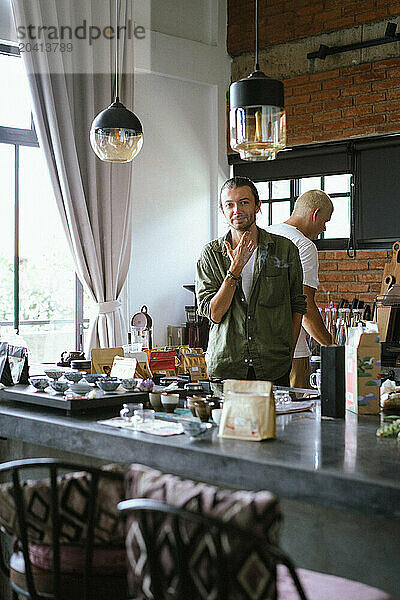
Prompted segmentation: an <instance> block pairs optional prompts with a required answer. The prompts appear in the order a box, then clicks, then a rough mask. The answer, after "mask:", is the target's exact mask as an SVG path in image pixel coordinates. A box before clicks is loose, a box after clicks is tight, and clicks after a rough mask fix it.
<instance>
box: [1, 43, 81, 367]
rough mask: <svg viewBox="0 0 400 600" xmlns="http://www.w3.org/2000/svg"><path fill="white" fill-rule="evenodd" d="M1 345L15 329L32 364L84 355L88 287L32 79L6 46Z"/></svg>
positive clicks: (3, 57)
mask: <svg viewBox="0 0 400 600" xmlns="http://www.w3.org/2000/svg"><path fill="white" fill-rule="evenodd" d="M0 77H1V80H2V81H7V82H8V83H7V93H3V94H2V95H0V177H1V181H2V194H0V215H1V219H2V235H1V243H0V339H1V338H2V339H7V336H8V335H9V333H10V332H9V330H10V329H14V330H16V332H17V333H18V334H19V335H20V336H21V337H22V338H23V339H24V340H25V341H26V343H27V345H28V348H29V351H30V360H31V361H33V362H37V361H40V362H50V361H55V360H58V359H59V358H60V353H61V352H62V351H63V350H72V349H75V348H76V349H83V343H84V340H83V336H84V330H85V328H87V327H88V323H89V319H84V306H86V305H87V304H88V303H89V302H90V300H89V299H88V298H85V297H84V292H83V288H82V284H81V283H80V281H79V279H78V278H77V276H76V273H75V270H74V266H73V261H72V257H71V254H70V251H69V248H68V244H67V240H66V237H65V234H64V231H63V228H62V224H61V219H60V216H59V214H58V210H57V206H56V201H55V198H54V194H53V191H52V187H51V184H50V178H49V173H48V169H47V165H46V161H45V157H44V155H43V153H42V151H41V149H40V147H39V143H38V139H37V135H36V132H35V128H34V123H33V118H32V113H31V100H30V95H29V87H28V81H27V79H26V75H25V72H24V68H23V64H22V60H21V58H20V56H19V52H18V48H17V47H15V46H12V45H7V44H0Z"/></svg>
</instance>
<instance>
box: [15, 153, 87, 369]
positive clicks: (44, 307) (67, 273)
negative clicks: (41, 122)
mask: <svg viewBox="0 0 400 600" xmlns="http://www.w3.org/2000/svg"><path fill="white" fill-rule="evenodd" d="M74 316H75V272H74V267H73V263H72V258H71V255H70V251H69V248H68V244H67V240H66V237H65V234H64V231H63V229H62V226H61V219H60V216H59V214H58V210H57V206H56V202H55V198H54V195H53V191H52V188H51V185H50V178H49V174H48V171H47V166H46V164H45V160H44V157H43V154H42V152H41V149H40V148H28V147H21V148H20V321H36V322H37V321H49V322H50V323H47V324H46V323H45V324H40V323H36V324H35V326H28V325H27V326H26V327H23V328H22V327H21V333H22V335H23V337H24V338H25V339H26V341H27V342H28V347H29V349H30V350H31V360H32V361H46V362H48V361H51V360H58V359H59V358H60V354H61V352H62V351H63V350H72V349H74V348H75V335H74Z"/></svg>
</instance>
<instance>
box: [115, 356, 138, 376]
mask: <svg viewBox="0 0 400 600" xmlns="http://www.w3.org/2000/svg"><path fill="white" fill-rule="evenodd" d="M136 366H137V360H136V358H129V357H127V358H124V357H123V356H115V357H114V361H113V365H112V368H111V373H110V375H111V377H119V379H131V378H133V377H135V371H136Z"/></svg>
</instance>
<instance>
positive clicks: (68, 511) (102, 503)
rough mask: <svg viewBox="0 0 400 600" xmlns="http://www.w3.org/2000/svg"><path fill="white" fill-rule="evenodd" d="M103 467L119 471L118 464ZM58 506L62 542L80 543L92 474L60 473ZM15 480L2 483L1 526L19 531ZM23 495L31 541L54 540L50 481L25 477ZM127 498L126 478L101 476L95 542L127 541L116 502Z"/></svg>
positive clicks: (0, 491)
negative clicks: (115, 478)
mask: <svg viewBox="0 0 400 600" xmlns="http://www.w3.org/2000/svg"><path fill="white" fill-rule="evenodd" d="M103 469H104V470H114V471H119V472H121V474H123V472H124V471H123V469H122V468H121V467H119V466H117V465H107V466H106V467H104V468H103ZM58 485H59V508H60V518H61V528H60V529H61V530H60V542H61V543H62V544H79V543H82V542H83V541H84V540H85V539H86V533H87V514H88V493H89V485H90V475H88V474H87V473H85V472H78V473H69V474H67V475H62V476H59V477H58ZM12 489H13V485H12V483H4V484H2V485H0V526H1V527H2V528H3V529H5V530H6V531H7V532H8V533H11V534H14V535H18V531H17V528H18V526H17V520H16V510H15V503H14V497H13V494H12ZM23 497H24V501H25V508H26V521H27V524H28V538H29V541H30V542H35V543H40V544H50V543H51V516H50V482H49V479H43V480H41V481H26V482H25V483H24V485H23ZM123 499H124V484H123V480H122V479H121V481H116V480H111V479H110V478H107V477H104V478H100V480H99V487H98V495H97V505H96V518H95V519H96V520H95V544H98V545H103V546H104V545H107V544H110V545H122V544H123V543H124V535H123V526H122V525H121V522H120V519H118V514H117V508H116V507H117V504H118V502H120V501H121V500H123Z"/></svg>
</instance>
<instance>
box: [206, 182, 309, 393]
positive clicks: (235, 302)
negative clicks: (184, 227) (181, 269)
mask: <svg viewBox="0 0 400 600" xmlns="http://www.w3.org/2000/svg"><path fill="white" fill-rule="evenodd" d="M260 207H261V203H260V199H259V196H258V192H257V188H256V187H255V185H254V183H253V182H252V181H251V180H250V179H247V178H246V177H235V178H233V179H229V180H228V181H226V182H225V183H224V185H223V186H222V188H221V193H220V208H221V210H222V212H223V214H224V216H225V218H226V220H227V222H228V224H229V231H228V233H227V234H226V235H224V236H223V237H221V238H219V239H217V240H214V241H212V242H210V243H209V244H207V245H206V246H205V247H204V248H203V251H202V253H201V256H200V259H199V261H198V263H197V274H196V295H197V301H198V307H199V313H200V314H201V315H203V316H206V317H208V318H209V319H210V322H211V328H210V338H209V343H208V348H207V354H206V360H207V367H208V373H209V376H210V377H221V378H223V379H226V378H231V379H262V380H268V381H273V382H274V383H275V384H276V385H287V386H288V385H289V373H290V369H291V362H292V354H293V348H294V347H295V345H296V341H297V337H298V335H299V331H300V326H301V319H302V315H303V314H305V313H306V310H307V304H306V301H305V296H304V295H303V272H302V268H301V263H300V258H299V252H298V250H297V248H296V246H295V245H294V244H293V242H291V241H290V240H288V239H286V238H284V237H281V236H278V235H273V234H271V233H267V232H266V231H265V230H264V229H260V228H258V227H257V226H256V215H257V213H258V211H259V210H260Z"/></svg>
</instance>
